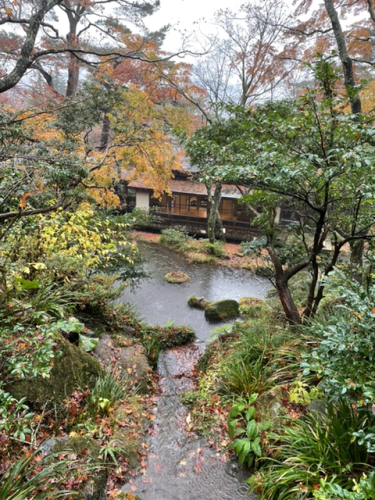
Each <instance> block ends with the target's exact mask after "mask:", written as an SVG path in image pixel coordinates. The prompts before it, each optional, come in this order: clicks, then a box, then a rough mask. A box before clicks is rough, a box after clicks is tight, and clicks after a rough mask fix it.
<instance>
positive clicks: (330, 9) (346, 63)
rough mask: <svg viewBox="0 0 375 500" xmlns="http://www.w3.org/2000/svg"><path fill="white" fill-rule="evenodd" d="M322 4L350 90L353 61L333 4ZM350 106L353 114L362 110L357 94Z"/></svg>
mask: <svg viewBox="0 0 375 500" xmlns="http://www.w3.org/2000/svg"><path fill="white" fill-rule="evenodd" d="M324 5H325V8H326V11H327V14H328V16H329V18H330V20H331V24H332V28H333V33H334V35H335V38H336V42H337V48H338V49H339V56H340V60H341V63H342V69H343V72H344V83H345V88H346V89H347V90H350V89H351V88H354V86H355V80H354V71H353V61H352V59H351V57H350V56H349V54H348V49H347V46H346V40H345V36H344V34H343V32H342V28H341V24H340V20H339V16H338V15H337V11H336V9H335V7H334V5H333V2H332V0H324ZM350 108H351V112H352V113H353V114H358V113H361V112H362V106H361V100H360V98H359V97H358V95H355V96H354V97H353V98H352V99H350Z"/></svg>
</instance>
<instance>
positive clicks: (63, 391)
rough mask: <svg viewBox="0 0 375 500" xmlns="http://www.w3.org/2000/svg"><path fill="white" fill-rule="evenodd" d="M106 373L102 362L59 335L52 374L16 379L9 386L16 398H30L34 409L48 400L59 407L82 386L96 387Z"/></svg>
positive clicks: (28, 399) (9, 390) (7, 387)
mask: <svg viewBox="0 0 375 500" xmlns="http://www.w3.org/2000/svg"><path fill="white" fill-rule="evenodd" d="M102 373H103V369H102V367H101V365H100V363H99V362H98V361H97V360H96V359H94V358H93V357H92V356H90V354H88V353H86V352H84V351H82V350H81V349H79V348H78V347H76V346H75V345H73V344H71V343H70V342H68V341H67V340H65V339H64V338H62V337H58V339H57V351H56V354H55V357H54V359H53V368H52V370H51V372H50V377H49V378H42V377H41V376H37V377H32V378H29V379H21V380H12V381H10V382H9V383H8V384H7V386H6V390H7V391H8V392H10V394H11V395H12V396H13V397H14V398H16V399H21V398H26V402H27V403H28V404H29V405H30V406H31V407H32V408H34V409H40V408H42V407H43V406H45V405H46V404H47V405H49V406H54V407H55V408H57V409H58V408H59V406H60V405H61V403H62V402H63V401H64V400H65V399H67V398H69V397H70V396H71V394H73V392H74V391H75V390H76V389H78V388H83V387H85V386H88V387H89V388H92V387H93V386H94V385H95V381H96V379H97V378H98V377H99V375H100V374H102Z"/></svg>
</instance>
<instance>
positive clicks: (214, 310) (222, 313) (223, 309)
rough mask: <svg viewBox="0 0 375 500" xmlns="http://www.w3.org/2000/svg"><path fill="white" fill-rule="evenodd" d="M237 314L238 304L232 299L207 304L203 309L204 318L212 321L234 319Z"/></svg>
mask: <svg viewBox="0 0 375 500" xmlns="http://www.w3.org/2000/svg"><path fill="white" fill-rule="evenodd" d="M238 312H239V305H238V302H237V301H236V300H232V299H223V300H218V301H216V302H209V303H208V304H207V305H206V307H205V308H204V314H205V316H206V318H207V319H211V320H214V321H220V320H222V319H228V318H235V317H236V316H238Z"/></svg>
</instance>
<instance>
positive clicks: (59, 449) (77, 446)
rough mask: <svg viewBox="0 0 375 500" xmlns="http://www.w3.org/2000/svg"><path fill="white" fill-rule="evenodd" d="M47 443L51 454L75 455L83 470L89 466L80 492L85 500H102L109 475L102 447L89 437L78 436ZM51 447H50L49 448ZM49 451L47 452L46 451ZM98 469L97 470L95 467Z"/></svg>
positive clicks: (52, 440)
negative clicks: (103, 464)
mask: <svg viewBox="0 0 375 500" xmlns="http://www.w3.org/2000/svg"><path fill="white" fill-rule="evenodd" d="M49 441H50V443H48V442H47V443H46V444H47V447H49V450H48V452H49V453H54V454H55V453H56V454H71V453H73V454H75V455H77V459H78V460H79V462H82V463H83V468H85V465H88V466H89V467H88V472H87V475H88V479H87V481H85V482H84V483H82V485H81V487H80V491H81V492H82V494H83V495H84V497H85V498H91V499H92V500H100V499H101V498H103V495H104V492H105V490H106V485H107V473H106V471H105V469H103V468H99V467H102V462H101V458H100V456H99V454H100V446H99V445H98V444H97V442H96V441H95V440H94V439H92V438H90V437H87V436H76V437H67V438H56V439H51V440H49ZM48 445H49V446H48ZM46 451H47V450H46ZM96 465H97V466H98V468H95V466H96Z"/></svg>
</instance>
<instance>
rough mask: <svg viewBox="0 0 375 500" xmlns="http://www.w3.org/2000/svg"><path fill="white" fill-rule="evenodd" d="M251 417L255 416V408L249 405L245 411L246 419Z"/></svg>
mask: <svg viewBox="0 0 375 500" xmlns="http://www.w3.org/2000/svg"><path fill="white" fill-rule="evenodd" d="M251 418H255V408H254V407H253V406H250V408H249V409H248V410H247V412H246V420H247V421H249V420H250V419H251Z"/></svg>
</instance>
